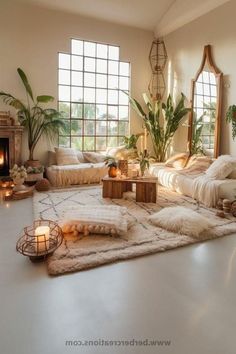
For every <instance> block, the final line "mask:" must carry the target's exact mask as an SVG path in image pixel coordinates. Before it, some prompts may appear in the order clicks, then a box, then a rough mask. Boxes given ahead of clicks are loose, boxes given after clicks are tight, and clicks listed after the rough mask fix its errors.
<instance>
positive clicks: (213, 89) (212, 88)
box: [211, 85, 217, 97]
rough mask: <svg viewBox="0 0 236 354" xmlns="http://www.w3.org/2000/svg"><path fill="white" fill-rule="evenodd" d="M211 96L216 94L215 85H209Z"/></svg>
mask: <svg viewBox="0 0 236 354" xmlns="http://www.w3.org/2000/svg"><path fill="white" fill-rule="evenodd" d="M211 96H214V97H216V96H217V92H216V86H213V85H211Z"/></svg>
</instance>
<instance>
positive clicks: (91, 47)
mask: <svg viewBox="0 0 236 354" xmlns="http://www.w3.org/2000/svg"><path fill="white" fill-rule="evenodd" d="M95 53H96V44H95V43H92V42H84V55H86V56H88V57H95Z"/></svg>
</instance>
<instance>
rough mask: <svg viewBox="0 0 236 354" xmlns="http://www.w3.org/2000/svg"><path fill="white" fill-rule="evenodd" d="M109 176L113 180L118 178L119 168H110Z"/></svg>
mask: <svg viewBox="0 0 236 354" xmlns="http://www.w3.org/2000/svg"><path fill="white" fill-rule="evenodd" d="M108 176H109V177H111V178H115V177H116V176H117V167H115V166H112V167H109V170H108Z"/></svg>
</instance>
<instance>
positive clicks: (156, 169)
mask: <svg viewBox="0 0 236 354" xmlns="http://www.w3.org/2000/svg"><path fill="white" fill-rule="evenodd" d="M150 173H151V174H152V175H153V176H155V177H158V183H159V184H161V185H162V186H164V187H166V188H168V189H170V190H173V191H175V192H178V193H180V194H183V195H186V196H189V197H193V192H194V181H195V179H196V178H197V177H200V176H201V175H202V176H203V175H204V174H203V173H202V174H201V175H191V174H189V175H188V174H183V173H181V171H178V170H176V169H175V168H171V167H166V166H165V164H161V163H154V164H152V165H151V167H150ZM213 183H214V184H215V186H216V187H217V195H218V196H217V198H220V199H229V200H231V201H232V200H234V199H236V179H230V178H225V179H222V180H212V181H210V182H209V184H208V186H210V184H213Z"/></svg>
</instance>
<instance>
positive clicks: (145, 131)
mask: <svg viewBox="0 0 236 354" xmlns="http://www.w3.org/2000/svg"><path fill="white" fill-rule="evenodd" d="M144 150H147V129H146V128H144Z"/></svg>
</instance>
